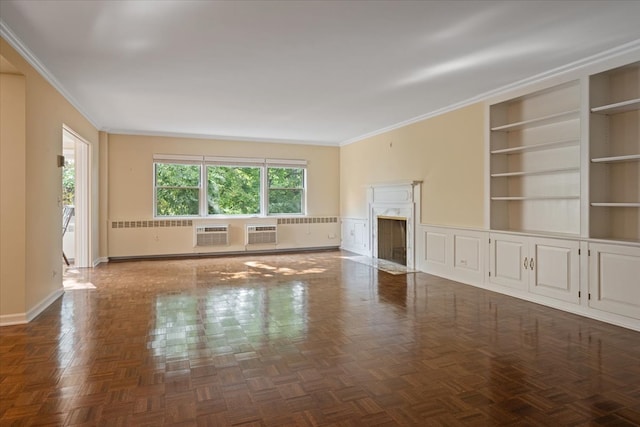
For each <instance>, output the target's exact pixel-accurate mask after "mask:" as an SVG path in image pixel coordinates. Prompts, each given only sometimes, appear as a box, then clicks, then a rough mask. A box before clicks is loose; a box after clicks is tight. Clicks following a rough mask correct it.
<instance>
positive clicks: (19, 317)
mask: <svg viewBox="0 0 640 427" xmlns="http://www.w3.org/2000/svg"><path fill="white" fill-rule="evenodd" d="M25 323H29V321H28V320H27V315H26V314H25V313H16V314H3V315H1V316H0V327H3V326H12V325H24V324H25Z"/></svg>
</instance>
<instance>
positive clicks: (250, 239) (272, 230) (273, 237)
mask: <svg viewBox="0 0 640 427" xmlns="http://www.w3.org/2000/svg"><path fill="white" fill-rule="evenodd" d="M277 241H278V228H277V226H275V225H247V233H246V244H247V245H257V244H275V243H277Z"/></svg>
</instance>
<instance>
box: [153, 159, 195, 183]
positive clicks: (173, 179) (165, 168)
mask: <svg viewBox="0 0 640 427" xmlns="http://www.w3.org/2000/svg"><path fill="white" fill-rule="evenodd" d="M199 185H200V165H179V164H168V163H156V187H198V186H199Z"/></svg>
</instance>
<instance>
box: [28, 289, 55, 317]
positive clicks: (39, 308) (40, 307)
mask: <svg viewBox="0 0 640 427" xmlns="http://www.w3.org/2000/svg"><path fill="white" fill-rule="evenodd" d="M62 295H64V288H60V289H56V290H55V291H53V292H51V293H50V294H49V295H48V296H47V297H46V298H45V299H43V300H42V301H40V302H39V303H38V304H36V305H35V306H34V307H33V308H31V310H29V311H27V313H26V315H27V321H28V322H31V321H32V320H33V319H35V318H36V317H37V316H38V315H39V314H40V313H42V312H43V311H44V310H46V309H47V308H48V307H49V306H50V305H51V304H52V303H53V302H54V301H55V300H57V299H58V298H60V297H61V296H62Z"/></svg>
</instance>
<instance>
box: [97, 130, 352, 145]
mask: <svg viewBox="0 0 640 427" xmlns="http://www.w3.org/2000/svg"><path fill="white" fill-rule="evenodd" d="M101 130H103V131H105V132H108V133H109V134H112V135H132V136H155V137H164V138H191V139H214V140H217V141H242V142H260V143H266V144H296V145H321V146H329V147H337V146H339V145H340V144H339V142H337V141H313V140H297V139H277V138H269V139H268V138H258V137H249V136H232V135H215V134H200V133H180V132H159V131H143V130H134V129H101Z"/></svg>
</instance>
